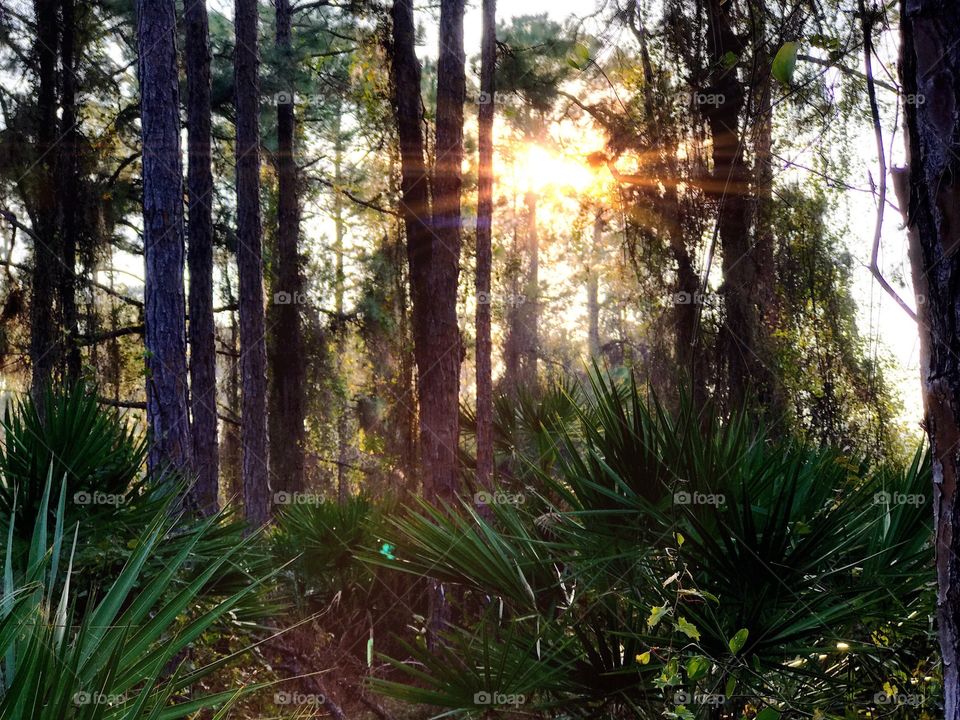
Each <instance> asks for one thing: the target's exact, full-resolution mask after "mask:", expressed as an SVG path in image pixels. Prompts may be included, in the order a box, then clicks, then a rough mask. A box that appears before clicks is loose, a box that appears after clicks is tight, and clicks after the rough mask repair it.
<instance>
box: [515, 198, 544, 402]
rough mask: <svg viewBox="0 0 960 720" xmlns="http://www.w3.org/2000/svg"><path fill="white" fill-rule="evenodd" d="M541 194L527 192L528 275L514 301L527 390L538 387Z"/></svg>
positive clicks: (520, 378) (521, 368)
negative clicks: (539, 219)
mask: <svg viewBox="0 0 960 720" xmlns="http://www.w3.org/2000/svg"><path fill="white" fill-rule="evenodd" d="M538 199H539V198H538V197H537V194H536V193H535V192H533V191H529V190H528V191H527V193H526V194H525V195H524V197H523V203H524V207H525V208H526V215H527V227H526V233H525V235H524V240H525V248H524V251H525V252H524V256H525V260H526V268H525V270H526V272H525V276H524V284H523V291H522V293H521V297H516V298H513V299H512V302H514V303H516V304H517V305H518V307H519V310H520V312H519V317H520V322H519V325H520V327H519V328H518V331H519V336H520V340H519V343H518V344H519V348H518V352H519V355H520V358H519V360H520V366H519V372H518V376H517V381H518V382H519V383H520V385H522V386H524V387H530V388H532V387H534V386H535V385H536V384H537V359H538V356H539V354H540V330H539V325H540V237H539V233H538V228H537V201H538Z"/></svg>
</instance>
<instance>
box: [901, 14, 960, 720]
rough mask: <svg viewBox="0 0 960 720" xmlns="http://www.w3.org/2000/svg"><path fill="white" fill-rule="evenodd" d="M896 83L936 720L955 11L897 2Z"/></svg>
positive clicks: (947, 470) (951, 709)
mask: <svg viewBox="0 0 960 720" xmlns="http://www.w3.org/2000/svg"><path fill="white" fill-rule="evenodd" d="M900 18H901V39H902V44H901V59H900V77H901V85H902V87H903V94H904V97H905V98H906V100H907V102H906V103H905V104H904V121H905V126H906V136H907V137H906V144H907V162H908V167H907V168H906V169H905V170H901V171H899V173H897V174H895V176H894V178H895V181H896V182H895V187H897V189H898V193H899V194H900V195H901V199H900V203H901V205H900V206H901V208H904V209H905V216H906V225H907V228H908V230H909V237H910V241H911V242H910V260H911V268H912V273H913V280H914V290H915V292H916V293H917V316H918V320H919V321H920V341H921V358H920V360H921V362H920V370H921V385H922V390H923V397H924V410H925V421H924V425H925V429H926V431H927V435H928V437H929V439H930V448H931V455H932V458H933V482H934V485H933V506H934V521H935V524H936V528H935V547H936V565H937V583H938V592H937V625H938V634H939V639H940V648H941V651H942V654H943V685H944V715H943V717H944V718H945V719H946V720H958V718H960V665H958V662H960V554H958V553H960V533H958V532H957V528H958V524H960V517H958V513H960V506H958V503H957V478H958V472H960V461H958V454H957V447H958V443H960V255H958V254H957V247H958V243H960V160H958V157H960V115H958V113H957V102H958V99H960V6H958V5H957V4H956V3H954V2H950V1H948V0H910V1H909V2H907V1H906V0H904V1H903V2H902V3H901V6H900Z"/></svg>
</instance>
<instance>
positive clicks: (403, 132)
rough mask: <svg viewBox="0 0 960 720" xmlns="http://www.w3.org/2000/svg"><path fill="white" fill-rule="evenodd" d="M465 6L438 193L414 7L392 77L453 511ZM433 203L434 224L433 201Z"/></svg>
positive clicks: (416, 323)
mask: <svg viewBox="0 0 960 720" xmlns="http://www.w3.org/2000/svg"><path fill="white" fill-rule="evenodd" d="M463 12H464V0H442V1H441V4H440V37H441V38H442V40H441V42H440V54H439V58H438V61H437V121H436V165H435V167H434V172H433V183H432V186H431V185H430V184H429V183H430V180H429V176H428V174H427V170H426V164H425V162H424V143H423V130H422V126H421V121H422V102H421V97H420V63H419V61H418V60H417V55H416V50H415V41H416V28H415V25H414V16H413V2H412V0H395V1H394V4H393V9H392V12H391V16H392V19H393V30H392V33H393V36H392V48H391V52H392V72H393V90H394V107H395V112H396V120H397V134H398V137H399V141H400V164H401V183H400V186H401V187H400V189H401V198H402V201H401V212H402V214H403V218H404V226H405V230H406V236H407V260H408V264H409V267H410V294H411V296H412V300H413V345H414V356H415V360H416V365H417V391H418V400H419V403H418V405H419V412H420V472H421V476H422V478H423V491H424V495H425V497H426V498H428V499H429V500H445V501H452V499H453V496H454V494H455V493H456V491H457V489H458V478H457V445H458V441H459V411H460V408H459V396H460V352H461V346H460V328H459V326H458V324H457V283H458V280H459V275H460V243H461V235H460V230H461V227H460V226H461V216H460V192H461V186H462V177H461V164H462V162H463V104H464V100H465V95H466V76H465V70H464V62H465V55H464V49H463ZM431 190H432V196H433V212H432V215H431V212H430V210H431V208H430V197H431ZM429 597H430V610H429V617H430V620H429V624H428V627H429V631H430V632H429V635H428V642H429V643H430V644H431V645H432V644H433V643H435V642H436V639H437V632H438V630H440V628H442V627H443V626H444V625H445V624H446V621H447V616H448V614H449V606H448V605H447V604H446V602H445V601H444V599H443V591H442V588H440V587H439V585H438V584H437V583H435V582H434V583H432V588H431V591H430V595H429Z"/></svg>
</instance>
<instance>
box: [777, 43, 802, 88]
mask: <svg viewBox="0 0 960 720" xmlns="http://www.w3.org/2000/svg"><path fill="white" fill-rule="evenodd" d="M799 47H800V45H799V43H796V42H793V41H791V42H785V43H784V44H783V45H781V46H780V49H779V50H777V54H776V56H775V57H774V58H773V65H772V66H771V68H770V73H771V74H772V75H773V76H774V77H775V78H776V79H777V80H779V81H780V82H782V83H783V84H784V85H791V84H792V83H793V73H794V71H795V70H796V68H797V50H798V49H799Z"/></svg>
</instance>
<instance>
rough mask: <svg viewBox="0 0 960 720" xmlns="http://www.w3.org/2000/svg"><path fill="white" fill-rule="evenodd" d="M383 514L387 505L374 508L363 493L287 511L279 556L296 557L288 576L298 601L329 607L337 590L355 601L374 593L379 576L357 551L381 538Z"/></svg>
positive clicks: (279, 530) (277, 535) (276, 541)
mask: <svg viewBox="0 0 960 720" xmlns="http://www.w3.org/2000/svg"><path fill="white" fill-rule="evenodd" d="M383 512H385V507H384V506H377V507H375V506H374V505H373V503H372V502H371V501H370V499H369V498H367V497H365V496H363V495H358V496H352V497H349V498H347V499H346V501H345V502H344V503H339V502H337V501H336V500H321V501H318V502H316V503H298V504H292V505H288V506H286V507H285V508H284V509H283V511H282V512H281V513H280V515H279V517H278V518H277V526H276V530H275V532H274V534H273V545H274V554H275V557H276V558H277V560H278V561H283V562H285V561H286V560H288V559H290V558H295V559H294V561H293V562H292V563H291V564H290V566H289V569H288V573H287V574H288V575H289V576H290V577H291V579H292V581H293V583H294V586H295V588H296V597H297V598H298V599H299V600H307V601H308V602H313V603H317V604H320V605H325V604H327V603H329V602H330V601H331V600H332V599H333V597H334V596H335V595H336V594H337V593H343V594H344V595H346V596H348V599H350V600H352V601H356V600H357V599H358V597H357V596H359V597H360V598H362V597H363V596H365V595H366V594H367V593H368V592H369V591H370V588H371V586H372V584H373V581H374V575H373V573H372V572H371V571H370V568H368V567H366V566H365V565H364V564H362V563H361V562H359V561H358V560H357V558H356V554H357V553H358V552H359V551H360V550H361V549H363V548H370V547H373V546H374V545H376V543H377V542H378V535H377V528H378V525H379V524H380V522H381V521H380V517H381V514H382V513H383Z"/></svg>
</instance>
